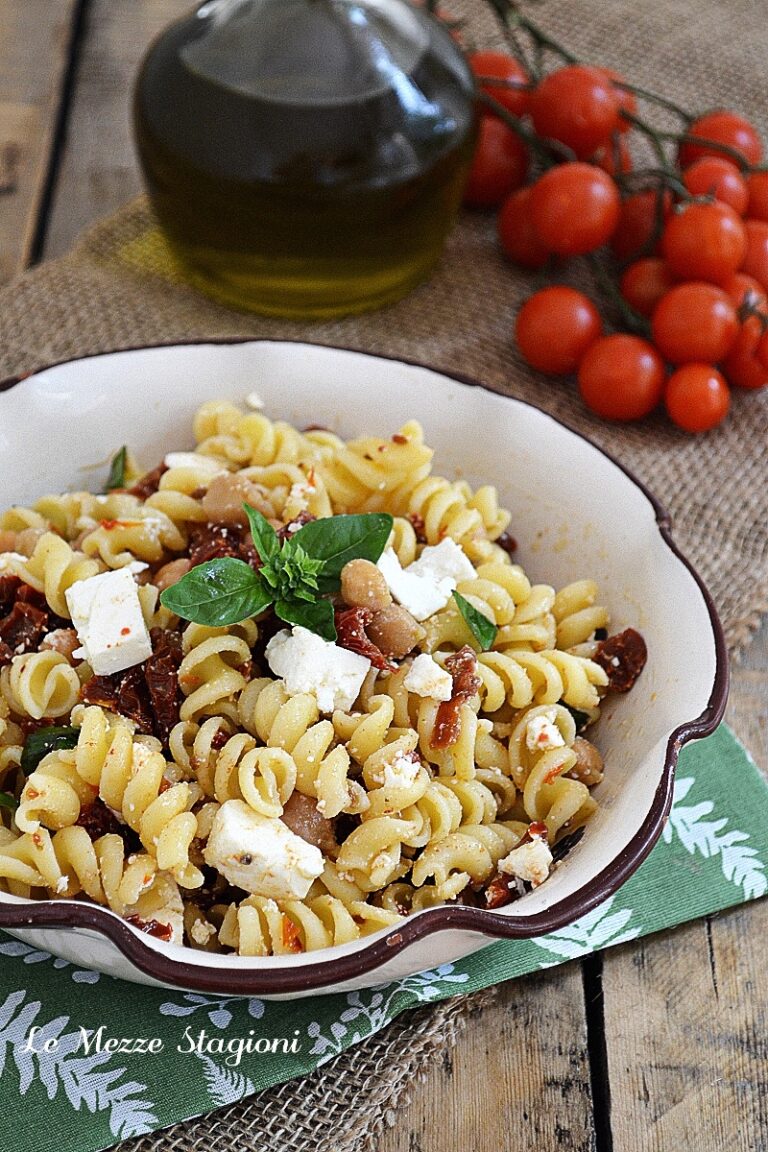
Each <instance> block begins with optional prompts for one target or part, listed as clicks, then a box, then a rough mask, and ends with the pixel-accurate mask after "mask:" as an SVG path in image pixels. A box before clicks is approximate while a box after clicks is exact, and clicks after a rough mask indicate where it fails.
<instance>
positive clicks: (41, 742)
mask: <svg viewBox="0 0 768 1152" xmlns="http://www.w3.org/2000/svg"><path fill="white" fill-rule="evenodd" d="M79 735H80V729H79V728H72V727H71V726H69V725H67V726H63V725H59V726H56V725H53V726H51V727H50V728H38V729H37V731H36V732H30V734H29V736H27V739H26V742H25V744H24V750H23V751H22V753H21V770H22V772H23V773H24V774H25V776H29V774H30V772H34V770H35V768H37V766H38V764H39V763H40V761H41V760H42V759H43V757H44V756H47V755H48V753H49V752H55V751H56V750H57V749H59V748H74V747H75V746H76V744H77V739H78V736H79Z"/></svg>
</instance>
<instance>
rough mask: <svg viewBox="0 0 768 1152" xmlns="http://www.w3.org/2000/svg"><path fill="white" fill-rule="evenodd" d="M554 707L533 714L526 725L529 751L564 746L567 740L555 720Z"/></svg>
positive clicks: (543, 750) (542, 750) (526, 739)
mask: <svg viewBox="0 0 768 1152" xmlns="http://www.w3.org/2000/svg"><path fill="white" fill-rule="evenodd" d="M556 718H557V713H556V712H555V710H554V708H549V709H548V710H547V711H546V712H540V713H539V714H538V716H532V717H531V719H530V720H529V721H528V723H527V724H526V726H525V743H526V747H527V748H528V751H529V752H546V751H547V750H548V749H549V748H564V747H565V740H564V739H563V735H562V733H561V731H560V729H559V728H558V727H557V724H556V723H555V720H556Z"/></svg>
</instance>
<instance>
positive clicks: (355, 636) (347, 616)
mask: <svg viewBox="0 0 768 1152" xmlns="http://www.w3.org/2000/svg"><path fill="white" fill-rule="evenodd" d="M373 617H374V613H373V611H372V610H371V609H370V608H337V609H336V612H335V614H334V621H335V624H336V634H337V639H336V643H337V644H338V645H339V647H340V648H346V649H347V651H348V652H357V654H358V656H365V657H366V658H367V659H368V660H370V662H371V664H372V665H373V666H374V668H378V669H379V670H380V671H382V672H395V671H396V670H397V664H395V663H393V662H392V661H391V660H388V659H387V657H386V656H385V655H384V653H383V652H382V651H381V649H380V648H377V646H376V645H375V644H374V642H373V640H371V638H370V637H369V636H368V634H367V633H366V631H365V630H366V628H367V627H368V625H369V624H370V623H371V621H372V620H373Z"/></svg>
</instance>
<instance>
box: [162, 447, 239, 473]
mask: <svg viewBox="0 0 768 1152" xmlns="http://www.w3.org/2000/svg"><path fill="white" fill-rule="evenodd" d="M163 463H164V464H165V466H166V468H194V469H195V471H197V472H204V473H206V475H209V476H219V475H221V473H222V472H226V471H227V469H226V468H224V467H223V466H222V464H221V462H220V461H219V460H214V458H213V457H212V456H203V454H202V453H201V452H169V453H168V454H167V455H166V457H165V460H164V461H163Z"/></svg>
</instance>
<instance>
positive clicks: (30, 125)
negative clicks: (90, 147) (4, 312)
mask: <svg viewBox="0 0 768 1152" xmlns="http://www.w3.org/2000/svg"><path fill="white" fill-rule="evenodd" d="M75 8H76V0H0V284H2V283H5V282H6V281H7V280H9V279H10V278H11V276H13V275H14V274H15V273H16V272H19V271H21V269H22V268H24V267H25V266H26V265H27V264H28V262H29V258H30V254H31V250H32V245H33V241H34V237H35V235H36V232H37V226H38V220H39V214H40V207H41V203H42V199H43V194H44V190H45V186H46V181H47V178H48V166H49V162H50V158H51V151H52V145H53V140H54V134H55V127H56V121H57V118H58V114H59V105H60V100H61V95H62V89H63V82H64V75H65V71H66V65H67V60H68V47H69V40H70V32H71V29H72V25H73V18H74V12H75Z"/></svg>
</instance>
